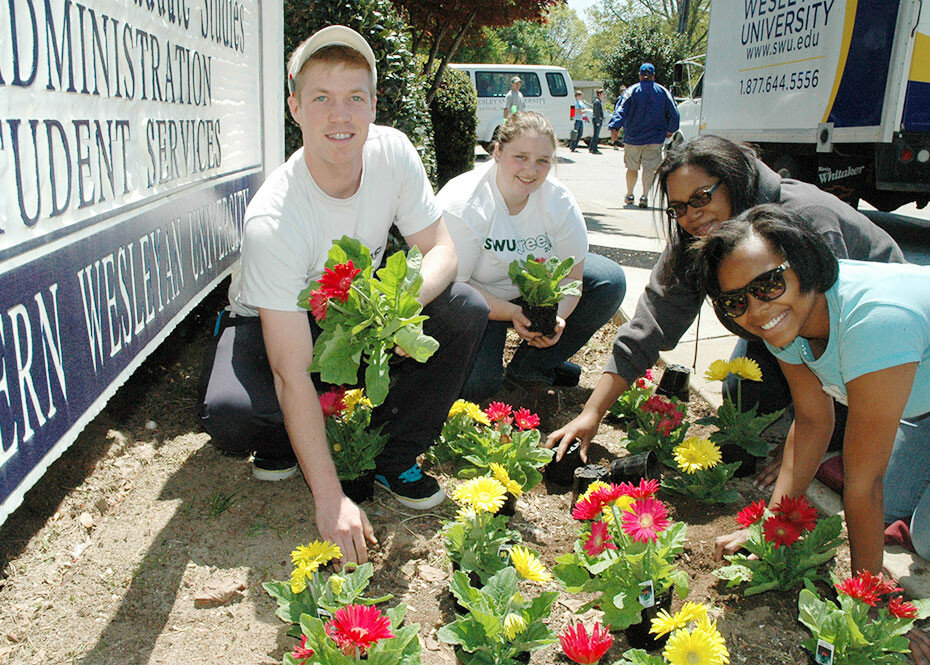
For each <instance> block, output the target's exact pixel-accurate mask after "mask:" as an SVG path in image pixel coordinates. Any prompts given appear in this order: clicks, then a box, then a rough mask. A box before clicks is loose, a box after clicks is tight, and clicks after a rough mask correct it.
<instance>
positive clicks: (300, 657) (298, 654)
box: [291, 635, 313, 665]
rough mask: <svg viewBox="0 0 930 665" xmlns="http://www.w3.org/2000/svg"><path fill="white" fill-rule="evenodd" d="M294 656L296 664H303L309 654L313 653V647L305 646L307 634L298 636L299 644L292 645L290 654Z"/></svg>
mask: <svg viewBox="0 0 930 665" xmlns="http://www.w3.org/2000/svg"><path fill="white" fill-rule="evenodd" d="M291 655H292V656H293V657H294V660H296V661H297V663H298V665H304V663H305V662H306V661H307V659H308V658H310V656H312V655H313V649H310V648H308V647H307V636H306V635H301V636H300V644H298V645H297V646H295V647H294V651H293V653H292V654H291Z"/></svg>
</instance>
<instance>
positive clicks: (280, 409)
mask: <svg viewBox="0 0 930 665" xmlns="http://www.w3.org/2000/svg"><path fill="white" fill-rule="evenodd" d="M376 84H377V73H376V68H375V57H374V53H373V52H372V50H371V47H370V46H369V45H368V43H367V42H366V41H365V39H364V38H363V37H362V36H361V35H359V34H358V33H357V32H355V31H354V30H351V29H350V28H347V27H345V26H330V27H328V28H325V29H323V30H320V31H319V32H317V33H316V34H314V35H313V36H311V37H310V38H309V39H307V40H306V41H304V42H303V43H302V44H301V45H300V46H298V47H297V48H296V49H295V51H294V53H293V54H292V55H291V58H290V61H289V63H288V86H289V89H290V93H291V94H290V96H289V97H288V100H287V103H288V108H289V109H290V112H291V116H292V117H293V118H294V120H295V121H296V122H297V124H299V125H300V128H301V134H302V136H303V147H302V148H300V149H299V150H297V151H296V152H295V153H294V154H293V155H292V156H291V157H290V159H288V161H287V162H286V163H285V164H283V165H281V166H280V167H278V168H277V169H275V171H274V172H272V174H271V175H270V176H269V177H268V179H267V180H266V181H265V183H264V184H263V185H262V187H261V188H260V189H259V191H258V192H257V193H256V194H255V197H254V198H253V199H252V201H251V202H250V203H249V206H248V209H247V211H246V218H245V227H244V230H243V238H242V254H241V259H240V270H239V272H238V273H237V274H235V275H234V276H233V280H232V283H231V285H230V289H229V300H230V306H229V308H228V310H229V312H230V316H229V317H228V323H227V326H226V327H225V328H223V330H222V333H221V335H220V338H219V341H218V345H217V351H216V355H215V360H214V364H213V367H212V370H211V374H210V378H209V383H208V385H207V387H206V392H205V397H204V405H203V409H202V411H201V418H202V423H203V425H204V428H205V429H206V430H207V431H208V432H209V433H210V434H211V436H212V437H213V442H214V445H216V446H217V447H218V448H220V449H221V450H223V451H225V452H228V453H232V454H249V453H252V454H253V464H254V467H253V472H254V475H255V476H256V477H257V478H259V479H263V480H278V479H283V478H286V477H289V476H290V475H293V474H294V473H295V472H296V469H297V464H298V462H299V465H300V468H301V470H302V471H303V474H304V477H305V478H306V480H307V482H308V484H309V485H310V489H311V491H312V492H313V497H314V502H315V508H316V522H317V527H318V528H319V532H320V535H321V536H322V537H323V538H326V539H328V540H330V541H332V542H334V543H335V544H336V545H338V546H339V547H340V548H341V549H342V553H343V559H344V560H348V561H358V562H363V561H366V560H367V548H368V545H369V544H372V543H375V542H376V540H375V537H374V532H373V531H372V528H371V524H370V523H369V521H368V518H367V517H366V515H365V512H364V511H363V510H362V509H361V508H359V507H358V506H357V505H356V504H355V503H353V502H352V501H351V500H350V499H348V498H347V497H346V496H345V495H344V494H343V492H342V488H341V486H340V484H339V479H338V477H337V475H336V470H335V467H334V465H333V462H332V459H331V457H330V455H329V448H328V446H327V442H326V433H325V428H324V423H323V413H322V410H321V407H320V403H319V399H318V393H317V387H316V386H314V383H313V381H312V380H311V376H310V374H309V373H308V372H307V367H309V365H310V361H311V358H312V355H313V338H314V336H315V335H316V334H318V333H319V328H318V327H316V324H315V321H313V319H312V318H311V317H310V316H309V315H308V313H307V312H305V311H304V310H302V309H301V308H300V307H298V306H297V295H298V293H299V292H300V291H301V290H302V289H303V288H304V287H306V286H307V285H308V284H310V283H311V282H312V281H314V280H316V279H317V278H319V277H320V275H321V274H322V271H323V267H324V263H325V262H326V259H327V254H328V252H329V249H330V247H332V243H333V241H334V240H338V239H339V238H341V237H342V236H343V235H348V236H350V237H353V238H357V239H359V240H361V241H362V243H363V244H365V245H366V246H367V247H368V248H369V249H370V250H371V255H372V261H373V262H374V263H375V265H377V264H378V263H379V262H380V261H381V260H382V258H383V256H384V251H385V247H386V244H387V236H388V230H389V229H390V226H391V224H396V225H397V227H398V228H399V229H400V231H401V233H402V234H403V235H404V237H405V239H406V240H407V242H408V243H409V245H410V246H414V245H416V246H417V247H419V249H420V251H421V252H422V253H423V263H422V276H423V285H422V287H421V290H420V296H419V299H420V301H421V302H422V303H423V304H424V306H425V309H424V314H427V315H428V316H429V317H430V318H429V320H428V321H426V322H425V324H424V331H425V332H426V333H427V334H429V335H432V336H433V337H435V338H436V339H437V341H439V343H440V347H439V350H438V351H436V353H435V354H434V355H433V356H432V357H431V358H430V360H429V361H427V362H426V363H418V362H416V361H414V360H412V359H404V360H403V361H401V362H400V363H399V364H397V365H394V366H392V369H391V375H392V379H393V383H392V386H391V389H390V392H389V394H388V397H387V399H386V400H385V403H384V404H383V405H382V406H380V407H379V408H378V409H376V410H375V413H374V414H373V417H372V425H373V426H375V427H377V426H378V425H380V424H382V423H383V424H384V430H383V432H384V433H386V434H388V436H389V437H390V438H389V442H388V444H387V446H386V447H385V450H384V452H383V453H382V454H381V455H380V456H379V457H378V459H377V471H376V473H377V480H378V482H379V483H381V484H382V485H383V486H385V487H386V488H387V489H388V490H389V491H390V492H392V493H393V494H394V495H395V497H396V498H397V499H398V500H399V501H400V502H401V503H402V504H403V505H405V506H407V507H410V508H415V509H428V508H432V507H433V506H435V505H437V504H438V503H440V502H441V501H442V500H443V499H444V497H445V495H444V494H443V491H442V489H441V488H440V487H439V484H438V483H437V482H436V480H435V479H434V478H431V477H430V476H428V475H425V474H423V472H422V471H421V470H420V467H419V466H418V465H417V463H416V458H417V455H418V454H420V453H422V452H423V451H424V450H426V448H428V447H429V445H430V444H431V443H432V442H433V441H434V440H435V438H436V437H437V436H438V435H439V433H440V430H441V428H442V424H443V422H444V421H445V418H446V416H447V414H448V411H449V407H450V406H451V405H452V403H453V402H454V401H455V399H456V398H457V396H458V394H459V392H460V391H461V388H462V384H463V382H464V380H465V378H466V377H467V376H468V372H469V371H470V369H471V364H472V361H473V358H474V353H475V351H476V349H477V345H478V342H479V341H480V339H481V336H482V333H483V331H484V326H485V324H486V322H487V319H488V310H487V305H486V304H485V301H484V299H483V298H482V297H481V296H480V295H479V294H478V293H477V291H475V290H474V289H472V288H471V287H468V286H467V285H465V284H458V283H454V282H453V280H454V278H455V273H456V265H457V260H456V254H455V248H454V245H453V243H452V240H451V239H450V237H449V234H448V232H447V231H446V227H445V223H444V222H443V219H442V216H441V211H440V209H439V208H438V207H437V205H436V202H435V200H434V197H433V191H432V188H431V186H430V183H429V181H428V180H427V177H426V172H425V170H424V168H423V164H422V162H421V161H420V158H419V156H418V154H417V152H416V149H415V148H414V147H413V145H412V144H411V143H410V141H409V140H408V139H407V137H406V136H404V135H403V134H402V133H401V132H399V131H397V130H395V129H392V128H390V127H381V126H378V125H374V124H372V123H373V122H374V119H375V104H376V97H375V90H376Z"/></svg>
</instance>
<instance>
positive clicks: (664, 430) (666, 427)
mask: <svg viewBox="0 0 930 665" xmlns="http://www.w3.org/2000/svg"><path fill="white" fill-rule="evenodd" d="M674 428H675V421H674V420H671V419H669V418H662V419H661V420H659V424H658V425H656V431H657V432H658V433H659V434H661V435H662V436H669V435H670V434H671V433H672V430H673V429H674Z"/></svg>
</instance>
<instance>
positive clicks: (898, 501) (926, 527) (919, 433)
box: [882, 418, 930, 559]
mask: <svg viewBox="0 0 930 665" xmlns="http://www.w3.org/2000/svg"><path fill="white" fill-rule="evenodd" d="M928 485H930V418H924V419H923V420H918V421H916V422H915V421H912V420H906V419H905V420H902V421H901V424H900V425H899V426H898V433H897V434H896V435H895V438H894V447H893V448H892V449H891V457H890V458H889V459H888V468H887V469H885V478H884V481H883V486H884V494H883V497H882V499H883V503H884V509H885V523H886V524H890V523H891V522H894V521H896V520H901V519H903V520H907V519H910V520H911V541H912V542H913V544H914V548H915V549H916V550H917V553H918V554H920V556H922V557H923V558H925V559H930V492H928V491H927V487H928ZM912 515H913V517H912Z"/></svg>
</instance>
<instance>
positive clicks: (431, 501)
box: [375, 464, 446, 510]
mask: <svg viewBox="0 0 930 665" xmlns="http://www.w3.org/2000/svg"><path fill="white" fill-rule="evenodd" d="M375 482H376V483H378V484H379V485H381V487H383V488H384V489H386V490H387V491H388V492H390V493H391V494H393V495H394V498H396V499H397V500H398V501H399V502H400V504H401V505H402V506H407V508H413V509H414V510H429V509H430V508H435V507H436V506H438V505H439V504H440V503H442V502H443V501H445V498H446V493H445V492H443V491H442V488H441V487H440V486H439V483H438V482H436V479H435V478H433V477H432V476H428V475H426V474H425V473H423V470H422V469H421V468H420V465H419V464H414V465H413V466H412V467H410V468H409V469H407V470H406V471H404V472H403V473H401V474H399V475H396V476H395V475H390V476H387V475H385V474H381V473H378V474H375Z"/></svg>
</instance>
